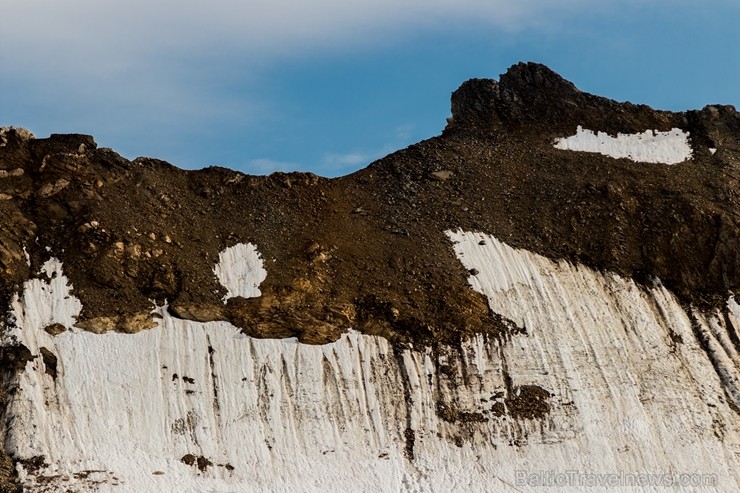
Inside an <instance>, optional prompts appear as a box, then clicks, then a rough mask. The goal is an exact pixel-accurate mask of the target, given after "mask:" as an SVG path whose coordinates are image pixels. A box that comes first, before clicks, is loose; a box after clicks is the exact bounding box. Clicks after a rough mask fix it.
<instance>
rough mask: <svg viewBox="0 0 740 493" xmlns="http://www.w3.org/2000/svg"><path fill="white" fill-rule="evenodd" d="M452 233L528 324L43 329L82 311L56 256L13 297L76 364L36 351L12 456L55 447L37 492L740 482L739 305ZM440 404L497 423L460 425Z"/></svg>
mask: <svg viewBox="0 0 740 493" xmlns="http://www.w3.org/2000/svg"><path fill="white" fill-rule="evenodd" d="M448 235H449V236H450V239H451V240H452V241H453V244H454V248H455V251H456V253H457V255H458V257H459V258H460V260H461V261H462V262H463V264H464V265H465V266H466V267H467V268H469V269H473V268H474V269H477V270H478V274H477V275H475V276H471V278H470V282H471V284H472V286H473V288H474V289H476V290H478V291H480V292H482V293H484V294H485V295H486V296H487V297H488V299H489V302H490V306H491V308H492V309H493V310H494V311H496V312H497V313H499V314H501V315H503V316H505V317H507V318H509V319H511V320H513V321H515V322H517V323H519V324H520V325H524V326H525V327H526V329H527V334H523V335H513V336H511V337H510V338H508V339H507V340H495V339H486V338H484V337H482V336H481V337H476V338H473V339H471V340H469V341H467V342H465V343H464V344H463V345H462V347H461V348H459V349H458V348H450V350H448V351H442V352H440V353H438V354H434V353H432V351H431V350H429V349H427V348H417V350H415V351H410V350H405V351H402V352H400V353H398V354H396V353H394V350H393V349H392V348H391V346H390V344H388V342H387V341H386V340H385V339H382V338H379V337H374V336H365V335H361V334H358V333H356V332H352V331H350V332H349V333H347V334H346V335H344V336H343V337H342V338H341V339H340V340H339V341H337V342H335V343H332V344H327V345H324V346H309V345H303V344H299V343H297V342H296V341H295V340H294V339H287V340H258V339H252V338H249V337H245V336H243V335H242V334H241V333H240V332H239V330H238V329H236V328H235V327H233V326H231V325H229V324H228V323H225V322H212V323H196V322H192V321H186V320H180V319H176V318H173V317H172V316H171V315H169V314H168V312H167V310H166V309H165V308H164V307H162V308H159V309H158V310H157V311H158V312H159V314H160V315H161V317H162V319H161V321H160V323H159V326H158V327H157V328H155V329H152V330H148V331H143V332H140V333H137V334H118V333H106V334H100V335H97V334H92V333H89V332H85V331H81V330H77V329H74V328H72V329H71V330H68V331H66V332H64V333H62V334H61V335H59V336H56V337H52V336H51V335H49V334H47V333H46V332H45V331H44V330H43V327H44V326H45V325H48V324H49V323H52V322H58V323H62V324H63V325H65V326H68V327H71V326H72V325H73V323H74V317H75V316H76V315H77V314H78V313H79V311H80V306H79V302H78V301H77V300H76V299H75V298H74V297H73V296H71V295H70V293H69V289H70V288H69V286H68V284H67V280H66V278H65V277H64V276H63V273H62V265H61V264H60V263H59V262H57V261H50V262H51V263H49V264H48V265H47V266H46V268H45V271H46V272H47V273H50V275H51V277H52V279H51V281H49V282H47V281H45V280H41V279H36V280H32V281H28V282H27V283H26V285H25V289H24V292H23V295H22V296H21V297H19V298H18V299H16V300H15V301H14V303H13V311H14V313H15V315H16V318H17V321H16V327H15V328H14V329H13V330H12V332H13V335H15V337H17V338H18V339H19V340H20V341H21V342H23V343H24V344H26V345H27V346H28V347H29V349H30V350H31V352H32V353H33V354H39V352H40V347H46V348H47V349H48V350H50V351H52V352H53V354H54V355H56V357H57V361H58V364H57V371H58V375H57V378H56V380H55V379H53V378H52V376H50V375H49V374H48V373H46V372H45V370H46V368H45V363H44V360H43V358H40V357H39V358H36V359H34V360H33V361H31V362H29V363H27V366H26V370H25V371H24V372H22V374H21V375H20V381H19V387H18V390H17V392H16V393H15V396H14V397H13V400H12V403H11V405H10V409H9V411H8V413H9V414H8V415H9V418H10V420H11V430H10V431H11V435H10V436H9V440H8V442H7V443H9V444H12V446H13V449H12V450H9V452H12V453H13V454H14V455H15V456H16V457H20V458H31V457H34V456H39V455H41V456H43V457H44V458H45V460H46V462H47V463H48V466H46V467H43V468H41V469H40V470H39V471H36V472H33V471H27V470H26V469H25V468H23V467H20V471H19V472H20V477H21V480H22V481H23V482H24V484H25V485H26V487H27V490H28V491H32V492H33V491H55V489H54V488H57V489H60V488H62V487H64V488H67V489H69V491H110V492H141V491H162V492H201V491H219V492H227V491H240V492H250V491H255V492H256V491H287V492H290V491H296V492H297V491H337V492H339V491H368V492H369V491H402V492H415V491H440V492H441V491H445V492H448V491H450V492H452V491H460V492H477V491H480V492H483V491H492V490H495V491H538V492H540V491H548V488H542V487H540V486H536V485H534V484H529V485H527V484H521V483H518V482H517V476H516V471H528V472H530V473H533V474H537V473H538V472H540V471H555V472H565V471H578V472H580V473H584V474H586V473H614V474H618V473H623V474H634V473H641V472H647V473H670V474H675V473H690V474H694V473H695V474H709V475H716V480H717V482H718V483H717V485H715V486H708V487H698V488H694V489H693V490H694V491H735V490H738V489H740V472H739V471H740V459H739V457H740V423H738V420H737V414H735V412H734V411H733V410H732V409H731V408H730V404H729V400H730V399H735V400H737V398H736V396H734V394H733V393H736V391H737V388H738V387H737V375H738V360H737V353H736V352H734V353H733V351H732V348H731V345H730V346H728V345H727V341H726V340H724V337H725V336H726V334H727V333H728V331H729V330H735V331H737V330H738V327H737V322H738V320H737V313H736V311H735V306H736V305H733V304H732V303H734V300H732V301H731V302H728V312H729V314H730V316H729V320H731V322H730V323H731V324H736V326H735V327H734V328H732V327H728V326H726V325H725V324H726V323H727V322H726V318H725V317H724V316H723V315H724V314H721V313H719V312H716V313H715V312H711V313H701V312H699V311H697V310H692V311H691V313H686V312H685V311H683V309H682V308H681V306H680V305H679V304H678V302H677V301H676V299H675V298H674V297H673V296H672V295H671V294H670V293H669V292H668V291H667V290H666V289H664V288H663V287H662V286H660V285H659V284H657V285H656V286H655V287H653V288H650V289H645V288H641V287H639V286H637V285H636V284H635V283H633V282H632V281H630V280H626V279H623V278H620V277H618V276H616V275H611V274H602V273H598V272H595V271H592V270H590V269H588V268H585V267H582V266H577V265H571V264H568V263H564V262H553V261H551V260H548V259H546V258H543V257H540V256H537V255H534V254H532V253H529V252H527V251H522V250H515V249H513V248H511V247H509V246H507V245H505V244H503V243H500V242H498V241H497V240H496V239H495V238H493V237H491V236H487V235H482V234H477V233H465V232H449V233H448ZM481 243H482V244H481ZM255 253H256V251H255ZM221 262H222V264H221V268H222V269H224V270H225V271H227V272H228V271H229V269H231V268H233V269H234V270H239V268H240V267H238V265H230V263H235V264H239V263H240V262H243V260H240V259H238V258H236V257H229V256H224V257H222V258H221ZM246 262H247V264H248V263H249V262H250V261H249V260H247V261H246ZM252 272H254V270H253V271H252ZM255 276H257V275H256V274H255ZM250 283H254V284H255V286H257V285H258V284H259V281H258V280H257V277H255V278H250V277H249V276H248V275H247V276H246V277H244V278H243V280H242V283H241V285H245V284H247V285H248V284H250ZM723 334H724V335H723ZM699 338H701V339H702V340H703V342H702V343H700V342H699ZM702 345H704V346H705V347H706V348H707V349H708V352H707V351H705V350H704V349H702ZM708 355H709V356H708ZM441 368H446V370H445V371H441ZM450 370H453V371H450ZM460 375H464V376H465V377H464V378H461V377H460ZM522 385H537V386H539V387H542V388H544V389H546V390H547V391H549V392H550V393H551V394H552V397H551V398H550V401H549V404H550V407H551V409H550V412H549V414H548V415H547V416H546V417H545V418H542V419H514V418H512V417H511V416H510V415H509V414H508V413H506V414H504V415H496V414H495V413H492V412H491V409H492V407H493V406H494V405H495V404H496V403H500V402H504V401H503V400H502V396H506V394H507V392H510V389H511V387H512V386H513V387H514V388H516V387H518V386H522ZM404 388H406V389H407V390H408V392H407V395H408V398H404V392H403V389H404ZM440 403H441V404H444V405H445V406H446V407H448V408H454V409H455V410H457V411H459V412H461V413H468V415H469V416H480V417H481V418H483V419H479V420H473V421H469V422H448V421H445V420H443V419H441V418H440V417H439V416H438V413H437V409H438V405H439V404H440ZM408 430H413V437H414V439H413V442H411V443H409V441H408V438H409V432H408ZM409 449H411V450H412V451H413V458H411V457H410V456H408V455H407V452H408V450H409ZM185 454H193V455H194V456H197V457H205V458H207V459H208V460H209V461H210V462H211V463H212V465H210V466H208V467H207V468H206V469H205V471H199V470H198V469H197V468H195V467H193V466H188V465H186V464H184V463H183V462H181V460H180V459H181V458H182V457H183V456H184V455H185ZM90 471H92V472H90ZM712 477H714V476H712ZM568 491H589V492H591V491H613V488H609V487H604V488H600V487H592V486H587V485H581V486H579V485H577V484H575V485H572V487H570V488H568ZM620 491H665V488H663V487H658V486H656V487H654V488H649V487H648V488H642V487H639V488H638V487H633V488H621V489H620Z"/></svg>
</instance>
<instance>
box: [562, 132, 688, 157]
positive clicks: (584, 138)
mask: <svg viewBox="0 0 740 493" xmlns="http://www.w3.org/2000/svg"><path fill="white" fill-rule="evenodd" d="M554 145H555V148H556V149H563V150H568V151H583V152H596V153H599V154H603V155H605V156H610V157H613V158H617V159H619V158H628V159H631V160H632V161H636V162H643V163H663V164H677V163H681V162H683V161H686V160H688V159H691V156H692V152H691V146H690V145H689V133H688V132H685V131H683V130H681V129H680V128H674V129H672V130H669V131H667V132H658V131H653V130H646V131H645V132H642V133H636V134H621V133H620V134H617V136H616V137H612V136H611V135H609V134H606V133H604V132H594V131H593V130H588V129H584V128H582V127H581V126H580V125H579V126H578V129H577V130H576V134H575V135H572V136H570V137H564V138H559V139H556V140H555V144H554Z"/></svg>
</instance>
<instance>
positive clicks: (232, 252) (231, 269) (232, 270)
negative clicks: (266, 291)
mask: <svg viewBox="0 0 740 493" xmlns="http://www.w3.org/2000/svg"><path fill="white" fill-rule="evenodd" d="M213 272H214V273H215V274H216V276H217V277H218V280H219V281H220V282H221V284H222V285H223V286H224V287H225V288H226V289H227V290H228V291H229V292H228V294H227V295H226V296H225V297H224V301H226V300H228V299H229V298H234V297H236V296H243V297H244V298H256V297H258V296H260V295H261V294H262V292H261V291H260V289H259V286H260V284H262V281H264V280H265V278H266V277H267V271H266V270H265V268H264V265H263V263H262V257H261V256H260V254H259V252H258V251H257V248H256V247H255V246H254V245H252V244H251V243H247V244H244V243H237V244H236V245H234V246H231V247H229V248H226V249H224V251H222V252H221V253H220V254H219V255H218V263H217V264H216V267H214V269H213Z"/></svg>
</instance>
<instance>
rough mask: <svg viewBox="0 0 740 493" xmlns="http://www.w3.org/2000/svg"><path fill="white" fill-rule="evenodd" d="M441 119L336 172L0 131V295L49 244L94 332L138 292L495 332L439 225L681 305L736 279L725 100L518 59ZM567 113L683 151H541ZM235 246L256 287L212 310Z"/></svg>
mask: <svg viewBox="0 0 740 493" xmlns="http://www.w3.org/2000/svg"><path fill="white" fill-rule="evenodd" d="M452 113H453V117H452V118H451V119H450V123H449V125H448V126H447V128H446V129H445V131H444V132H443V134H442V135H441V136H438V137H435V138H432V139H429V140H426V141H423V142H420V143H418V144H415V145H413V146H411V147H409V148H407V149H404V150H401V151H398V152H396V153H394V154H391V155H389V156H387V157H385V158H383V159H381V160H379V161H377V162H375V163H372V164H371V165H370V166H368V167H367V168H365V169H363V170H361V171H358V172H356V173H353V174H351V175H348V176H345V177H342V178H337V179H325V178H320V177H318V176H315V175H312V174H307V173H288V174H286V173H275V174H272V175H270V176H249V175H244V174H242V173H239V172H236V171H231V170H228V169H224V168H218V167H211V168H207V169H203V170H199V171H185V170H182V169H179V168H176V167H174V166H172V165H170V164H168V163H165V162H163V161H159V160H156V159H150V158H138V159H136V160H134V161H128V160H126V159H124V158H122V157H121V156H119V155H118V154H116V153H115V152H113V151H112V150H110V149H99V148H97V145H96V143H95V142H94V141H93V138H92V137H90V136H85V135H52V136H51V137H49V138H47V139H35V138H30V137H29V136H27V135H24V134H23V133H22V132H20V131H15V130H6V131H5V132H4V133H3V135H2V141H3V142H2V146H0V174H2V177H0V197H2V198H3V200H0V220H2V222H3V228H2V232H1V233H0V269H2V271H3V277H2V282H1V283H0V293H1V294H2V297H3V300H2V301H7V300H8V299H9V297H10V296H12V294H13V293H17V292H19V289H20V286H21V284H22V282H23V281H24V280H26V279H28V278H29V277H32V276H33V275H35V274H36V273H37V272H38V269H39V267H40V266H41V264H42V262H43V261H45V260H46V259H47V258H49V256H51V255H53V256H56V257H58V258H60V259H61V260H62V261H63V262H64V270H65V273H66V275H67V276H69V278H70V279H71V283H72V285H73V286H74V294H75V295H76V296H77V297H79V298H80V299H81V301H82V304H83V306H84V309H83V313H82V315H81V317H80V320H79V325H80V326H81V327H83V328H87V329H88V330H92V331H96V332H101V331H106V330H111V329H113V330H119V331H123V332H135V331H138V330H142V329H146V328H148V327H151V326H152V321H151V318H150V316H149V312H150V311H151V309H152V301H151V300H156V302H157V303H164V302H168V303H170V305H171V311H172V312H173V313H174V314H175V315H177V316H180V317H184V318H190V319H195V320H201V321H206V320H219V319H221V320H230V321H231V322H233V323H235V324H236V325H238V326H239V327H242V328H243V330H244V331H245V332H246V333H248V334H250V335H254V336H257V337H286V336H294V335H295V336H298V337H299V338H300V340H301V341H303V342H307V343H324V342H328V341H331V340H335V339H336V338H337V337H338V336H339V335H340V334H341V332H342V331H344V330H345V329H346V328H347V327H350V326H351V327H354V328H355V329H357V330H360V331H362V332H365V333H369V334H380V335H383V336H385V337H387V338H389V339H391V340H393V341H394V342H411V341H413V342H418V343H422V344H437V343H454V342H456V341H458V340H459V339H460V338H461V337H467V336H469V335H470V334H473V333H478V332H485V333H489V334H494V335H495V334H497V333H500V332H501V331H505V330H507V324H506V321H505V320H502V319H501V318H500V317H497V316H496V315H495V314H493V313H491V312H490V309H489V308H488V305H487V303H486V300H485V299H484V297H483V296H481V295H479V294H477V293H475V292H473V291H472V290H471V289H470V288H469V285H468V282H467V278H468V276H469V275H471V273H468V272H466V271H465V270H464V268H463V267H462V266H461V264H460V263H459V262H458V261H457V260H456V258H455V255H454V252H453V250H452V246H451V244H450V242H449V240H448V239H447V238H446V236H445V234H444V231H445V230H449V229H456V228H463V229H465V230H475V231H482V232H486V233H489V234H492V235H494V236H496V237H497V238H499V239H501V240H502V241H505V242H507V243H509V244H511V245H513V246H515V247H519V248H526V249H528V250H530V251H533V252H536V253H539V254H541V255H545V256H547V257H550V258H558V259H562V258H565V259H569V260H572V261H578V262H581V263H584V264H586V265H589V266H591V267H594V268H597V269H605V270H610V271H615V272H617V273H619V274H622V275H624V276H631V277H634V278H636V279H638V280H642V281H647V280H649V279H650V278H651V277H653V276H655V277H658V278H660V279H661V280H662V281H663V282H664V283H665V284H666V285H667V286H668V287H669V288H671V289H672V290H673V291H674V292H675V293H677V294H678V295H679V296H680V297H681V298H682V299H684V300H686V301H690V302H694V303H709V304H718V303H722V302H724V300H726V298H727V294H728V292H730V291H734V292H738V288H739V287H740V254H739V252H740V212H739V210H740V209H738V201H739V200H740V183H739V181H740V142H739V141H738V138H739V137H740V117H738V114H737V113H736V112H735V110H734V108H731V107H724V106H710V107H706V108H704V109H703V110H700V111H689V112H684V113H669V112H662V111H654V110H652V109H650V108H649V107H647V106H637V105H632V104H629V103H616V102H614V101H611V100H607V99H604V98H600V97H597V96H592V95H589V94H585V93H582V92H580V91H579V90H578V89H576V88H575V86H573V85H572V84H571V83H569V82H567V81H565V80H563V79H562V78H561V77H560V76H558V75H557V74H555V73H553V72H551V71H550V70H549V69H547V68H546V67H544V66H541V65H537V64H519V65H516V66H514V67H512V68H511V69H510V70H509V71H508V72H507V73H506V74H505V75H503V76H502V77H501V80H500V82H496V81H493V80H471V81H468V82H466V83H465V84H463V85H462V86H461V87H460V89H458V90H457V91H456V92H455V93H454V94H453V96H452ZM578 125H583V126H584V127H585V128H589V129H592V130H601V131H606V132H610V133H612V134H614V133H616V132H639V131H644V130H647V129H655V130H668V129H670V128H673V127H678V128H682V129H685V130H688V131H690V133H691V145H692V147H693V153H694V158H693V159H692V160H691V161H688V162H685V163H682V164H678V165H674V166H667V165H660V164H643V163H634V162H632V161H629V160H627V159H612V158H608V157H605V156H601V155H597V154H587V153H581V152H570V151H561V150H557V149H554V148H553V145H552V143H553V139H555V138H556V137H562V136H568V135H572V134H574V133H575V130H576V127H577V126H578ZM710 147H711V148H717V149H718V151H717V152H716V153H715V154H711V153H710V151H709V148H710ZM238 242H252V243H253V244H255V245H256V246H257V248H258V250H259V251H260V252H261V254H262V256H263V258H264V261H265V268H266V270H267V272H268V276H267V279H266V280H265V281H264V283H263V284H262V286H261V289H262V292H263V295H262V296H261V297H260V298H257V299H250V300H246V299H239V298H237V299H233V300H231V301H230V302H229V303H228V304H227V305H224V304H223V303H222V301H221V299H222V296H223V295H224V294H225V292H224V289H223V288H222V287H221V286H220V285H219V283H218V281H217V279H216V277H215V275H214V273H213V267H214V265H215V262H216V260H217V258H218V254H219V252H220V251H222V250H223V249H224V248H226V247H228V246H231V245H234V244H235V243H238ZM47 247H48V250H47ZM24 249H25V251H26V252H27V253H28V255H29V256H30V259H31V267H30V268H29V267H28V266H27V264H26V257H25V253H24ZM49 330H50V331H53V330H55V329H54V328H53V327H51V328H49Z"/></svg>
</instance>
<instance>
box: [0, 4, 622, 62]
mask: <svg viewBox="0 0 740 493" xmlns="http://www.w3.org/2000/svg"><path fill="white" fill-rule="evenodd" d="M613 1H614V0H610V1H607V0H602V1H601V2H599V1H593V0H592V1H590V2H587V1H586V0H559V1H554V0H517V1H514V0H405V1H402V2H398V1H397V0H364V1H352V2H348V1H346V0H312V1H310V2H309V1H305V0H304V1H300V0H248V1H243V0H213V1H209V2H195V1H182V0H157V1H151V0H108V1H101V0H67V1H59V0H33V1H28V0H5V1H4V2H3V4H4V5H3V9H2V10H3V13H2V18H1V19H0V45H2V46H3V52H4V54H3V55H1V56H3V57H6V58H9V59H15V60H16V62H18V63H25V64H26V66H27V67H32V66H33V67H38V62H39V61H40V59H42V60H43V61H44V62H45V63H46V64H50V65H51V66H52V67H54V68H56V69H62V68H64V67H65V66H66V67H69V68H73V67H74V68H76V69H81V70H86V71H89V70H100V69H101V65H102V66H103V67H104V68H105V69H106V70H111V71H114V72H115V71H120V72H126V71H127V69H130V68H131V67H132V66H133V65H136V64H137V63H138V60H140V59H141V58H142V57H144V58H147V57H150V56H156V55H157V54H162V53H187V52H188V51H194V52H199V51H202V50H216V52H214V53H213V55H214V56H218V54H219V53H218V51H219V50H226V51H231V50H235V51H237V52H240V53H242V54H245V53H246V54H249V55H251V56H254V57H261V56H274V55H275V54H278V53H282V54H285V53H288V52H291V51H293V50H296V49H297V50H301V51H302V50H305V49H307V48H310V47H312V46H317V45H319V46H327V45H332V44H336V43H340V42H341V43H345V42H347V41H349V42H355V43H372V42H377V40H378V38H377V37H374V36H371V35H373V34H382V33H386V34H393V33H394V32H396V31H403V30H407V29H409V28H413V29H418V28H423V27H424V26H425V25H426V26H429V25H444V24H449V23H452V22H454V21H456V20H475V21H476V22H486V23H489V24H491V25H493V26H496V27H498V28H505V29H517V28H520V27H522V26H526V25H528V24H530V23H533V22H534V23H538V22H541V21H542V20H543V19H547V18H548V17H551V16H552V15H553V14H562V13H567V12H568V11H570V10H573V9H576V8H579V7H582V6H588V8H589V9H593V8H594V5H597V4H599V3H602V4H608V3H612V2H613ZM26 54H30V55H32V57H31V58H28V57H26V56H24V55H26ZM47 66H49V65H47Z"/></svg>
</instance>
